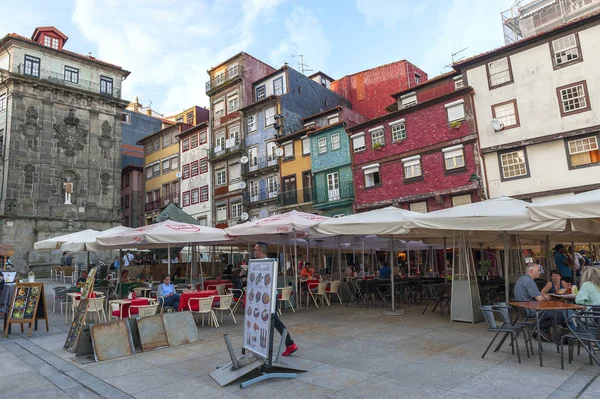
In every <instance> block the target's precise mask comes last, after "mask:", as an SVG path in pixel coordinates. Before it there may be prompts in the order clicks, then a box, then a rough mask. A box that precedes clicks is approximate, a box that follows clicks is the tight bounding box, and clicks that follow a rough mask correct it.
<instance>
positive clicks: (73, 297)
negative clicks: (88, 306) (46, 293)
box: [65, 291, 104, 323]
mask: <svg viewBox="0 0 600 399" xmlns="http://www.w3.org/2000/svg"><path fill="white" fill-rule="evenodd" d="M67 296H68V297H69V298H71V300H70V301H67V306H65V323H66V322H67V320H68V317H69V306H68V303H69V302H70V303H71V304H72V303H73V302H74V301H76V300H79V298H80V297H81V292H67ZM103 296H104V292H100V291H93V292H92V293H90V298H96V297H99V298H101V297H103ZM74 312H75V309H73V313H74Z"/></svg>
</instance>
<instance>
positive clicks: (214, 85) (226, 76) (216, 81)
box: [206, 65, 244, 96]
mask: <svg viewBox="0 0 600 399" xmlns="http://www.w3.org/2000/svg"><path fill="white" fill-rule="evenodd" d="M243 71H244V68H243V67H242V66H240V65H236V66H233V67H231V68H229V69H227V70H226V71H225V72H222V73H220V74H218V75H217V76H215V77H214V78H213V79H211V80H209V81H208V82H206V94H207V95H209V96H210V95H211V94H212V93H213V92H214V91H215V90H217V89H219V88H220V87H223V86H225V85H226V84H228V83H231V82H233V81H234V80H235V79H238V78H241V77H242V72H243Z"/></svg>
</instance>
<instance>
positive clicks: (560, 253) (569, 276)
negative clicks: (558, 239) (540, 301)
mask: <svg viewBox="0 0 600 399" xmlns="http://www.w3.org/2000/svg"><path fill="white" fill-rule="evenodd" d="M554 250H555V251H556V254H555V255H554V263H555V264H556V267H557V268H558V271H559V272H560V275H561V276H562V278H563V280H565V281H566V282H567V283H572V282H573V269H574V263H573V260H572V259H571V258H570V257H569V255H567V249H566V248H565V246H564V245H562V244H556V246H555V247H554Z"/></svg>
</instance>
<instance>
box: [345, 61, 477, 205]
mask: <svg viewBox="0 0 600 399" xmlns="http://www.w3.org/2000/svg"><path fill="white" fill-rule="evenodd" d="M392 97H393V98H395V99H396V102H395V103H394V104H392V105H390V106H388V107H387V108H386V109H387V110H388V111H389V114H387V115H384V116H381V117H378V118H375V119H372V120H370V121H368V122H365V123H361V124H359V125H356V126H353V127H351V128H349V129H348V130H349V134H350V137H351V139H352V147H351V148H352V149H351V151H352V153H353V169H354V170H353V175H354V177H353V178H354V187H355V192H356V194H355V211H357V212H363V211H367V210H371V209H376V208H381V207H384V206H389V205H394V206H399V207H401V208H404V209H410V210H413V211H417V212H430V211H434V210H437V209H441V208H447V207H451V206H458V205H462V204H465V203H470V202H475V201H479V200H480V199H481V193H480V191H481V190H480V185H479V180H480V178H479V177H480V176H483V175H482V173H481V171H480V167H479V164H478V159H479V157H478V156H477V151H478V148H477V132H476V128H475V126H476V125H475V116H474V110H473V106H472V104H473V101H472V92H471V88H470V87H464V86H463V83H462V77H461V76H460V75H459V74H458V73H457V72H451V73H448V74H445V75H442V76H438V77H436V78H433V79H431V80H429V81H427V82H425V83H421V84H420V85H417V86H415V87H413V88H412V89H410V90H404V91H400V92H398V93H396V94H394V95H393V96H392Z"/></svg>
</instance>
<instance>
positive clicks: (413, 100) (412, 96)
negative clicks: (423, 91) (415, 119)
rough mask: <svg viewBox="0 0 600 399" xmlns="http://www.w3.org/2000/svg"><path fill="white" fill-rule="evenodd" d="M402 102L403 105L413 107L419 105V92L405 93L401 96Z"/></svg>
mask: <svg viewBox="0 0 600 399" xmlns="http://www.w3.org/2000/svg"><path fill="white" fill-rule="evenodd" d="M400 102H401V103H402V107H403V108H406V107H412V106H413V105H417V93H415V92H412V93H408V94H404V95H403V96H400Z"/></svg>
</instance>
